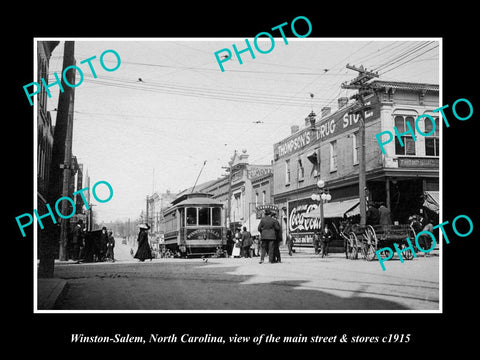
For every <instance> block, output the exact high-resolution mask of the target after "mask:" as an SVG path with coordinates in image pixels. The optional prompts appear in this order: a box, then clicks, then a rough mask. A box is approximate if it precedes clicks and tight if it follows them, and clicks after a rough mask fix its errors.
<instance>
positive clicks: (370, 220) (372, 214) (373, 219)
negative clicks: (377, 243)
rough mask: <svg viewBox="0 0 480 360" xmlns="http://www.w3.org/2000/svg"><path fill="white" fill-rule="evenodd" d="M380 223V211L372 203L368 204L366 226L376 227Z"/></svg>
mask: <svg viewBox="0 0 480 360" xmlns="http://www.w3.org/2000/svg"><path fill="white" fill-rule="evenodd" d="M379 222H380V211H379V210H378V208H377V206H376V204H375V203H374V202H373V201H369V202H368V210H367V225H378V223H379Z"/></svg>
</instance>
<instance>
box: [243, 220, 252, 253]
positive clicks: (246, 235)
mask: <svg viewBox="0 0 480 360" xmlns="http://www.w3.org/2000/svg"><path fill="white" fill-rule="evenodd" d="M252 244H253V239H252V234H251V233H250V231H248V230H247V228H246V227H245V226H244V227H243V232H242V251H243V254H242V256H243V257H252V256H251V254H250V246H252Z"/></svg>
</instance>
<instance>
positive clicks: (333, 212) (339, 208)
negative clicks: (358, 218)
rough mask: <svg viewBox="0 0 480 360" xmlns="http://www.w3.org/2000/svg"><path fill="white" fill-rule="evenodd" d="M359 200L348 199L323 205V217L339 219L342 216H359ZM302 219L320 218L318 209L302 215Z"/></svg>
mask: <svg viewBox="0 0 480 360" xmlns="http://www.w3.org/2000/svg"><path fill="white" fill-rule="evenodd" d="M359 204H360V200H359V199H358V198H357V199H349V200H343V201H333V202H328V203H326V204H323V217H324V218H325V219H328V218H339V217H343V216H344V215H346V216H348V217H350V216H354V215H358V214H360V207H359V206H358V205H359ZM303 217H304V218H319V217H320V207H317V208H316V209H315V210H313V211H310V212H308V213H306V214H304V215H303Z"/></svg>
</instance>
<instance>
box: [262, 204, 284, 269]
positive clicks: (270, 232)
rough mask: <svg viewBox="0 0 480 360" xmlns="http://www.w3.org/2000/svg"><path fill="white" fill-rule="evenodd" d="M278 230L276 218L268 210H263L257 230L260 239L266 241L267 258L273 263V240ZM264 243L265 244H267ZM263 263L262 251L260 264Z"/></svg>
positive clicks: (275, 238)
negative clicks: (263, 213)
mask: <svg viewBox="0 0 480 360" xmlns="http://www.w3.org/2000/svg"><path fill="white" fill-rule="evenodd" d="M279 230H280V225H279V223H278V221H277V220H275V219H273V218H272V217H271V214H270V210H269V209H267V210H265V216H264V217H262V219H261V220H260V224H258V231H259V232H260V236H261V239H262V241H266V242H267V244H268V260H269V262H270V263H273V260H274V246H275V244H274V242H275V241H276V240H277V232H278V231H279ZM267 244H266V245H267ZM261 263H263V252H262V258H261V259H260V264H261Z"/></svg>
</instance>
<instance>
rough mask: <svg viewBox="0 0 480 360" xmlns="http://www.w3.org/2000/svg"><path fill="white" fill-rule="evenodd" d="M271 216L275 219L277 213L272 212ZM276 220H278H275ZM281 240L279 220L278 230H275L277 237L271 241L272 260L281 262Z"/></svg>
mask: <svg viewBox="0 0 480 360" xmlns="http://www.w3.org/2000/svg"><path fill="white" fill-rule="evenodd" d="M272 216H273V218H274V219H275V220H277V215H276V214H275V213H272ZM277 222H278V220H277ZM281 242H282V227H281V226H280V222H278V231H277V238H276V239H275V241H274V243H273V262H278V263H281V262H282V258H281V256H280V243H281Z"/></svg>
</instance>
